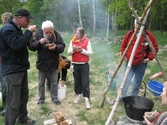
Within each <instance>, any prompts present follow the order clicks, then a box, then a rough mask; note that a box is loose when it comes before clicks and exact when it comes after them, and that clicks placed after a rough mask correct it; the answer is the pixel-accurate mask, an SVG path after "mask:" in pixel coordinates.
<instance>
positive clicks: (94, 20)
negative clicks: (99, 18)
mask: <svg viewBox="0 0 167 125" xmlns="http://www.w3.org/2000/svg"><path fill="white" fill-rule="evenodd" d="M92 5H93V34H95V33H96V11H95V0H92Z"/></svg>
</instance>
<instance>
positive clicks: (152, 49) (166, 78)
mask: <svg viewBox="0 0 167 125" xmlns="http://www.w3.org/2000/svg"><path fill="white" fill-rule="evenodd" d="M145 39H146V41H147V42H148V43H149V47H150V49H151V51H152V53H153V54H154V57H155V60H156V61H157V64H158V66H159V68H160V70H161V72H162V76H163V79H164V81H167V75H166V73H165V70H164V68H163V67H162V64H161V61H160V60H159V58H158V56H157V53H156V51H155V48H154V46H153V45H152V42H151V41H150V38H149V37H148V35H145Z"/></svg>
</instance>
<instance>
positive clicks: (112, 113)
mask: <svg viewBox="0 0 167 125" xmlns="http://www.w3.org/2000/svg"><path fill="white" fill-rule="evenodd" d="M152 3H153V0H150V2H149V4H148V6H146V9H145V10H144V12H143V15H142V17H141V22H142V23H143V24H145V22H146V19H147V16H148V13H149V10H150V7H151V6H150V4H152ZM137 29H138V30H139V29H140V32H139V35H138V37H137V40H136V42H135V46H134V48H133V50H132V54H131V57H130V60H129V62H128V66H127V68H126V71H125V74H124V78H123V81H122V83H121V86H120V89H119V91H118V95H117V98H116V101H115V103H114V105H113V108H112V111H111V113H110V115H109V117H108V119H107V121H106V124H105V125H110V124H111V122H112V118H113V116H114V113H115V112H116V109H117V106H118V104H119V101H120V98H121V96H122V91H123V87H124V85H125V82H126V79H127V76H128V73H129V71H130V68H131V64H132V61H133V58H134V54H135V51H136V48H137V46H138V43H139V41H140V38H141V35H142V33H143V30H144V25H142V26H141V28H140V25H139V26H138V27H137Z"/></svg>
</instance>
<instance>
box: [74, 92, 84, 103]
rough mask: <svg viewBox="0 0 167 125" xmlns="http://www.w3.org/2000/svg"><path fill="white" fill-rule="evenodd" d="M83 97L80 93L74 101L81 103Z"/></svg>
mask: <svg viewBox="0 0 167 125" xmlns="http://www.w3.org/2000/svg"><path fill="white" fill-rule="evenodd" d="M81 99H82V95H81V94H79V95H78V97H77V98H76V99H75V101H74V103H79V102H80V101H81Z"/></svg>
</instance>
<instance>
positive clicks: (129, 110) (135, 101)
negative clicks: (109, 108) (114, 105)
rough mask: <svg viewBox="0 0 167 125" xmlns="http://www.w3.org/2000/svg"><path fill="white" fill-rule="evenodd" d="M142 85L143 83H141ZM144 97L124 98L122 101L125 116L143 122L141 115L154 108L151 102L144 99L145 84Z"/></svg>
mask: <svg viewBox="0 0 167 125" xmlns="http://www.w3.org/2000/svg"><path fill="white" fill-rule="evenodd" d="M143 83H144V82H143ZM144 85H145V93H144V97H141V96H126V97H124V98H123V99H122V101H123V104H124V108H125V112H126V115H127V116H128V117H129V118H130V119H133V120H139V121H142V120H144V118H143V115H144V113H145V112H150V111H152V109H153V107H154V103H153V101H151V100H150V99H148V98H145V95H146V84H145V83H144Z"/></svg>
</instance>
